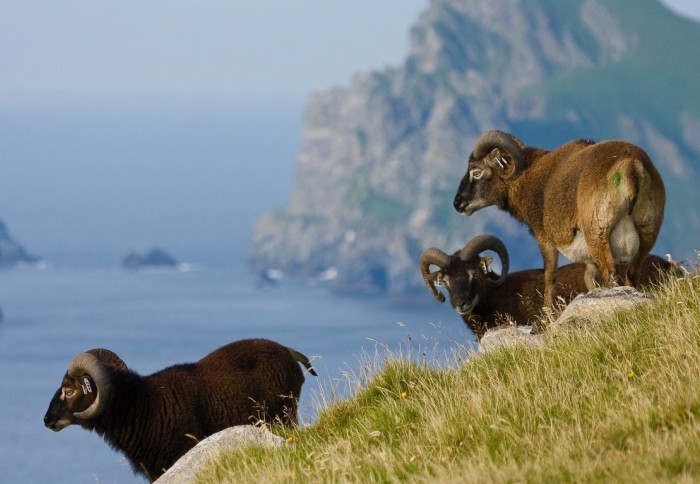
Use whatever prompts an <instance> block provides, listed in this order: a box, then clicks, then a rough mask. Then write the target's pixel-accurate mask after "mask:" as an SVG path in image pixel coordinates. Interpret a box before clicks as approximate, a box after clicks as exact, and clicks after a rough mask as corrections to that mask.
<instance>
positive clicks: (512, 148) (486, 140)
mask: <svg viewBox="0 0 700 484" xmlns="http://www.w3.org/2000/svg"><path fill="white" fill-rule="evenodd" d="M523 147H524V145H523V143H522V141H520V140H519V139H518V138H516V137H515V136H513V135H512V134H508V133H504V132H503V131H497V130H492V131H487V132H485V133H484V134H482V135H481V136H479V138H478V139H477V140H476V143H475V144H474V158H476V159H480V158H483V157H485V156H486V155H488V154H489V153H490V152H491V151H492V150H493V149H494V148H498V149H499V150H501V151H504V152H506V153H508V154H509V155H510V156H511V157H512V158H513V160H514V161H515V167H514V168H513V171H511V172H510V174H509V175H507V176H502V177H501V178H503V179H504V180H508V179H510V178H512V177H513V176H515V175H516V174H518V173H520V171H522V169H523V168H524V165H525V156H524V155H523ZM495 163H496V164H498V166H499V167H500V168H505V165H506V164H507V162H506V160H505V159H500V160H495Z"/></svg>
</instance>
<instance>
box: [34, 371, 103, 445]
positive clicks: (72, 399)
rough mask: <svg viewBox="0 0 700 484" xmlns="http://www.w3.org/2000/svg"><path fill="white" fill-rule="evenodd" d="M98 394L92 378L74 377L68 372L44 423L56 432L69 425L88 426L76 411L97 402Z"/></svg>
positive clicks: (51, 403) (50, 404)
mask: <svg viewBox="0 0 700 484" xmlns="http://www.w3.org/2000/svg"><path fill="white" fill-rule="evenodd" d="M96 396H97V387H96V385H95V382H94V381H93V380H92V378H90V377H89V376H87V375H83V376H80V377H77V378H72V377H70V376H68V375H67V374H66V375H65V376H64V377H63V381H62V382H61V386H60V388H59V389H58V390H56V393H55V394H54V396H53V398H52V399H51V402H50V403H49V409H48V410H47V411H46V415H44V425H46V426H47V427H48V428H49V429H51V430H53V431H54V432H58V431H60V430H63V429H64V428H66V427H68V426H69V425H75V424H77V425H82V426H88V424H87V422H86V421H85V420H83V419H81V418H79V417H78V416H76V413H78V414H79V413H80V412H83V411H85V410H86V409H87V408H89V407H90V406H91V405H92V404H93V403H94V402H95V398H96Z"/></svg>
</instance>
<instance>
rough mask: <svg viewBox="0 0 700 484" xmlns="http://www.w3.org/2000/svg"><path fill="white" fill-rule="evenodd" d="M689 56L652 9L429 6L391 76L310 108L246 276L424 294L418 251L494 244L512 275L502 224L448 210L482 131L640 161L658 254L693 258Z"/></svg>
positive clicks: (643, 0) (696, 68) (677, 27)
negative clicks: (649, 172)
mask: <svg viewBox="0 0 700 484" xmlns="http://www.w3.org/2000/svg"><path fill="white" fill-rule="evenodd" d="M649 32H653V35H649ZM699 43H700V25H698V24H696V23H693V22H690V21H687V20H684V19H681V18H679V17H677V16H675V15H674V14H672V13H670V12H669V11H667V10H665V9H664V8H663V7H662V6H661V5H660V4H659V3H658V2H656V1H655V0H572V1H569V2H559V1H556V0H497V1H496V0H494V1H492V2H481V1H479V0H434V1H432V2H431V4H430V7H429V8H428V9H427V10H426V12H425V13H423V14H422V15H421V17H420V19H419V20H418V23H417V24H416V26H415V27H414V28H413V29H412V31H411V48H410V54H409V56H408V58H407V59H406V60H405V62H404V63H403V65H402V66H400V67H399V68H395V69H386V70H384V71H381V72H373V73H369V74H361V75H357V76H356V77H355V78H354V79H353V81H352V83H351V85H350V86H348V87H347V88H335V89H329V90H327V91H323V92H319V93H316V94H315V95H313V96H312V98H311V99H310V101H309V103H308V106H307V111H306V121H305V128H304V131H303V133H302V142H301V149H300V153H299V158H298V162H297V171H296V177H295V183H294V187H293V189H292V194H291V197H290V200H289V203H288V205H287V206H286V207H285V208H284V209H283V210H280V211H277V212H274V213H269V214H266V215H265V216H263V217H262V218H261V219H260V220H259V222H258V223H257V225H256V227H255V230H254V235H253V240H252V245H251V253H250V260H251V263H252V264H253V266H254V267H255V268H257V269H259V270H263V269H266V268H270V267H275V268H279V269H282V270H285V271H287V272H289V273H293V274H297V275H314V274H317V273H319V272H321V271H324V270H326V269H328V268H334V269H335V270H336V271H337V275H338V277H337V280H336V287H337V288H338V289H339V290H349V291H361V292H386V293H388V294H389V295H390V296H392V297H395V298H403V297H405V296H413V295H415V294H423V289H422V282H421V280H420V277H419V275H418V269H417V259H418V256H419V254H420V251H421V250H422V249H424V248H426V247H429V246H431V245H436V246H438V247H441V248H443V249H445V250H450V251H451V250H456V249H457V248H459V247H460V246H461V245H463V244H464V242H465V241H466V240H468V239H469V238H471V237H472V236H474V235H476V234H479V233H483V232H492V233H495V234H497V235H499V236H501V237H503V238H504V239H505V240H506V242H507V245H508V247H509V248H510V252H511V258H512V262H513V265H514V266H515V268H522V267H530V266H534V265H540V264H541V259H540V256H539V252H538V251H537V248H536V245H535V244H534V241H533V240H532V238H531V236H530V235H529V234H528V233H527V230H526V229H525V228H524V227H522V226H519V225H518V224H516V223H515V222H513V221H512V220H511V219H509V218H508V217H507V216H506V215H504V214H503V213H501V212H499V211H497V210H495V209H488V210H485V211H482V212H480V213H478V214H476V215H474V216H472V217H469V218H464V217H461V216H459V215H457V214H456V212H455V211H454V209H453V208H452V198H453V196H454V193H455V191H456V188H457V184H458V183H459V179H460V178H461V176H462V175H463V172H464V169H465V160H466V158H467V157H468V154H469V152H470V151H471V147H472V145H473V143H474V140H475V139H476V137H477V136H478V135H479V134H480V133H481V132H483V131H485V130H488V129H494V128H496V129H502V130H505V131H511V132H513V133H515V134H516V135H517V136H519V137H520V138H521V139H523V140H524V141H525V142H526V143H528V144H532V145H539V146H543V147H549V148H552V147H555V146H556V145H558V144H560V143H562V142H564V141H567V140H568V139H571V138H579V137H584V138H595V139H610V138H625V139H627V140H629V141H632V142H634V143H637V144H639V145H640V146H642V147H644V148H645V149H647V150H648V151H649V153H650V154H651V156H652V158H653V159H654V160H655V161H656V164H657V166H658V168H659V170H660V171H661V173H662V175H663V176H664V179H665V182H666V185H667V191H668V194H669V200H668V205H667V207H668V208H667V214H666V222H665V226H664V230H663V231H662V234H661V237H660V240H659V242H658V243H657V247H656V249H655V252H657V253H666V252H672V253H673V254H674V255H675V256H676V257H693V256H694V253H693V251H694V250H696V249H698V248H699V247H698V243H697V241H698V240H700V237H698V235H700V213H699V212H698V208H697V207H698V206H700V203H699V202H700V195H698V193H697V191H696V190H694V189H693V186H692V180H693V179H694V175H695V174H696V171H697V165H695V166H694V160H695V159H696V158H697V156H698V154H700V141H698V140H700V94H698V92H697V89H696V87H695V85H694V83H695V80H694V76H695V74H696V73H697V72H700V55H698V53H697V52H696V51H694V50H693V49H692V48H689V46H692V45H699ZM679 234H683V236H679Z"/></svg>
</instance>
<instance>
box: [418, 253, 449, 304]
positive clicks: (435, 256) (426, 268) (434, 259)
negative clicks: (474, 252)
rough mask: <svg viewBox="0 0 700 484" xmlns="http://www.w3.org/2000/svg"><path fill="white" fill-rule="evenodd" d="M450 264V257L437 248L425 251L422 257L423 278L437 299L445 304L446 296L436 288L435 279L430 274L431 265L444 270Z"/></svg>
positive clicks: (421, 271)
mask: <svg viewBox="0 0 700 484" xmlns="http://www.w3.org/2000/svg"><path fill="white" fill-rule="evenodd" d="M449 262H450V256H449V255H447V254H445V253H444V252H443V251H441V250H440V249H436V248H435V247H431V248H430V249H425V250H424V251H423V253H422V254H421V255H420V273H421V275H422V276H423V281H424V282H425V285H426V287H427V288H428V289H429V290H430V292H431V293H433V296H435V299H437V300H438V301H440V302H445V295H444V294H443V293H441V292H440V291H438V289H437V287H436V286H435V278H434V277H432V276H431V274H430V265H431V264H433V265H436V266H438V267H439V268H440V269H444V268H445V266H447V264H448V263H449Z"/></svg>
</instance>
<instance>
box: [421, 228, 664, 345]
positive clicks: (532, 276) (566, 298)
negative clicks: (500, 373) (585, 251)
mask: <svg viewBox="0 0 700 484" xmlns="http://www.w3.org/2000/svg"><path fill="white" fill-rule="evenodd" d="M486 251H493V252H495V253H496V254H497V255H498V257H499V258H500V259H501V265H502V269H501V274H500V275H498V274H496V273H495V272H493V271H492V270H491V263H492V261H493V259H492V257H490V256H485V257H482V256H481V253H482V252H486ZM433 265H434V266H436V267H437V268H438V270H436V271H434V272H431V270H430V267H431V266H433ZM508 267H509V261H508V251H507V250H506V247H505V245H504V244H503V242H501V240H500V239H498V238H497V237H494V236H492V235H480V236H478V237H475V238H474V239H472V240H471V241H470V242H468V243H467V244H466V245H465V246H464V248H463V249H461V250H458V251H457V252H455V253H454V254H452V255H448V254H446V253H445V252H443V251H441V250H440V249H436V248H430V249H426V250H425V251H423V254H421V257H420V269H421V274H422V276H423V280H424V281H425V285H426V286H427V288H428V290H429V291H430V292H431V293H432V294H433V295H434V296H435V298H436V299H437V300H438V301H440V302H444V301H445V296H444V295H443V294H442V293H441V292H440V291H439V290H438V285H444V286H445V289H446V290H447V295H448V296H449V299H450V304H451V305H452V308H453V309H454V310H455V311H456V312H457V314H459V315H460V316H462V319H463V320H464V322H465V323H466V324H467V326H469V328H470V329H471V330H472V332H473V333H474V335H475V336H476V338H477V340H480V339H481V337H482V336H483V335H484V333H485V332H486V330H488V329H489V328H494V327H496V326H498V325H500V324H502V323H504V322H506V321H507V320H508V319H510V320H513V321H515V322H516V323H517V324H519V325H532V326H534V327H535V328H536V329H541V328H539V322H540V320H541V316H542V307H543V298H542V284H543V282H544V271H543V270H542V269H528V270H523V271H517V272H511V273H509V272H508ZM676 269H677V266H676V265H675V264H673V263H670V262H668V261H666V260H664V259H662V258H661V257H658V256H655V255H649V256H647V257H646V258H645V260H644V263H643V264H642V269H641V273H640V274H639V282H640V285H641V286H642V287H650V286H653V285H657V284H659V282H661V281H662V280H663V278H664V277H665V275H666V274H669V273H671V272H672V271H674V270H676ZM585 270H586V266H585V264H581V263H573V264H567V265H565V266H562V267H560V268H559V269H558V274H557V293H558V294H559V298H561V299H562V300H563V302H564V303H566V304H568V303H569V302H571V300H572V299H573V298H574V297H576V295H578V294H581V293H585V292H588V291H587V287H586V285H585V284H584V282H583V273H584V272H585Z"/></svg>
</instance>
